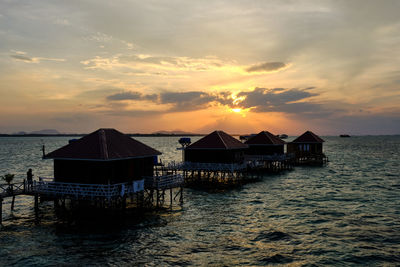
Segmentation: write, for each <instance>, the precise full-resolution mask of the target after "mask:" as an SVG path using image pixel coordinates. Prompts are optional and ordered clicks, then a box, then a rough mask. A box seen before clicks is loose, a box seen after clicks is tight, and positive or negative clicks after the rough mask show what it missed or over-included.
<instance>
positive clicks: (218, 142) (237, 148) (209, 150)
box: [185, 131, 248, 163]
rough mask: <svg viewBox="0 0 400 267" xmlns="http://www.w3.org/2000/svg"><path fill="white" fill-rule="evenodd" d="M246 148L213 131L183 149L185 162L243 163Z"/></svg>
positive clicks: (227, 136)
mask: <svg viewBox="0 0 400 267" xmlns="http://www.w3.org/2000/svg"><path fill="white" fill-rule="evenodd" d="M247 147H248V146H247V145H245V144H243V143H242V142H240V141H239V140H237V139H236V138H234V137H232V136H230V135H229V134H227V133H225V132H223V131H214V132H212V133H210V134H209V135H207V136H204V137H203V138H201V139H200V140H198V141H197V142H194V143H193V144H191V145H189V146H187V147H186V148H185V162H199V163H243V161H244V152H245V150H246V149H247Z"/></svg>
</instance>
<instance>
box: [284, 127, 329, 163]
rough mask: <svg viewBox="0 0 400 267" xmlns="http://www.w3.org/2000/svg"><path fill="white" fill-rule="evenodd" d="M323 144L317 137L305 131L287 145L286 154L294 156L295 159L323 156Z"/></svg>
mask: <svg viewBox="0 0 400 267" xmlns="http://www.w3.org/2000/svg"><path fill="white" fill-rule="evenodd" d="M323 142H325V141H324V140H323V139H321V138H320V137H319V136H318V135H316V134H314V133H313V132H311V131H307V132H305V133H303V134H302V135H300V136H299V137H297V138H296V139H294V140H293V141H292V142H290V143H288V144H287V153H288V154H294V155H295V157H296V158H302V157H308V156H313V155H324V154H323V152H322V143H323Z"/></svg>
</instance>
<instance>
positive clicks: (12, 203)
mask: <svg viewBox="0 0 400 267" xmlns="http://www.w3.org/2000/svg"><path fill="white" fill-rule="evenodd" d="M14 202H15V195H13V197H12V201H11V210H14Z"/></svg>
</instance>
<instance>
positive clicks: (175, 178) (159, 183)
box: [144, 174, 184, 189]
mask: <svg viewBox="0 0 400 267" xmlns="http://www.w3.org/2000/svg"><path fill="white" fill-rule="evenodd" d="M183 183H184V180H183V177H182V175H180V174H169V175H162V176H151V177H145V179H144V184H145V187H146V188H149V189H169V188H175V187H180V186H182V185H183Z"/></svg>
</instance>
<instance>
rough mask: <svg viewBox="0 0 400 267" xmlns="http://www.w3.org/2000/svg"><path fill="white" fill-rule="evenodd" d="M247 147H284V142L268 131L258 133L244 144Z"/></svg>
mask: <svg viewBox="0 0 400 267" xmlns="http://www.w3.org/2000/svg"><path fill="white" fill-rule="evenodd" d="M244 143H245V144H248V145H284V144H285V143H286V142H285V141H283V140H282V139H280V138H279V137H277V136H276V135H273V134H272V133H270V132H268V131H262V132H259V133H258V134H257V135H255V136H253V137H250V139H249V140H247V141H246V142H244Z"/></svg>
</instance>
